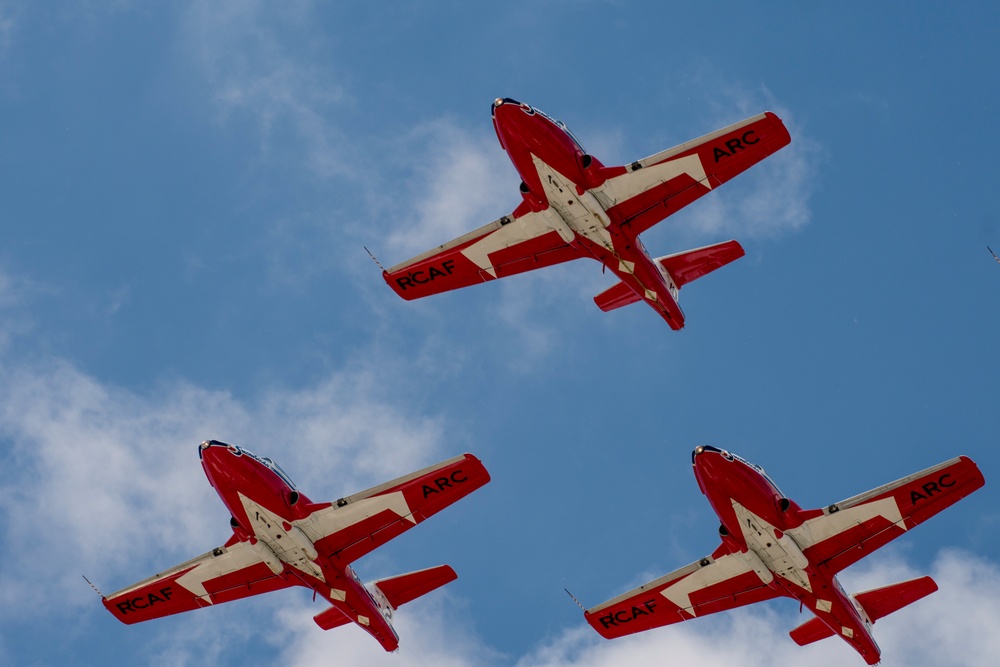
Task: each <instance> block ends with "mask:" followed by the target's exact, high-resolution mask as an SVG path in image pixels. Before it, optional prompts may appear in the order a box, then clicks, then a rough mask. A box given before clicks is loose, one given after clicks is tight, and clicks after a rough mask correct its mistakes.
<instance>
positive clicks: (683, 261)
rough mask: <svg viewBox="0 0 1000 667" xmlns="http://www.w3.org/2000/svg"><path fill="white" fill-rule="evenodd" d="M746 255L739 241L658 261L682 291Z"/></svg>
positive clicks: (717, 244) (711, 246)
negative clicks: (682, 288) (686, 286)
mask: <svg viewBox="0 0 1000 667" xmlns="http://www.w3.org/2000/svg"><path fill="white" fill-rule="evenodd" d="M745 254H746V253H745V252H744V251H743V246H741V245H740V244H739V243H738V242H737V241H726V242H725V243H716V244H715V245H708V246H705V247H703V248H695V249H694V250H688V251H686V252H679V253H676V254H674V255H667V256H666V257H658V258H657V259H656V261H657V262H659V263H660V266H662V267H663V268H664V269H666V270H667V273H669V274H670V277H671V278H673V279H674V284H675V285H676V286H677V289H680V288H681V287H684V285H687V284H688V283H689V282H691V281H692V280H697V279H698V278H701V277H702V276H704V275H705V274H708V273H711V272H712V271H715V270H716V269H718V268H719V267H722V266H725V265H726V264H729V263H730V262H732V261H734V260H737V259H739V258H740V257H742V256H743V255H745Z"/></svg>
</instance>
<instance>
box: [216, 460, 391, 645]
mask: <svg viewBox="0 0 1000 667" xmlns="http://www.w3.org/2000/svg"><path fill="white" fill-rule="evenodd" d="M198 453H199V456H200V457H201V464H202V467H203V468H204V470H205V475H206V476H207V477H208V481H209V482H210V483H211V484H212V486H213V487H214V488H215V490H216V492H218V494H219V497H220V498H221V499H222V502H223V503H224V504H225V505H226V507H227V508H228V509H229V511H230V513H231V514H232V517H233V520H232V522H231V524H232V527H233V538H232V540H239V541H247V542H249V543H250V544H251V546H252V547H253V549H254V551H255V552H256V553H257V555H258V556H260V558H261V560H263V561H264V563H265V564H267V566H268V567H269V568H270V569H271V571H272V572H273V573H274V574H276V575H278V576H280V577H282V578H285V579H293V580H296V584H297V585H301V586H305V587H307V588H311V589H312V590H314V591H315V592H316V593H317V594H319V595H321V596H322V597H324V598H325V599H326V600H328V601H329V602H330V603H331V604H332V605H333V606H334V607H336V608H337V610H338V611H339V612H341V613H342V614H343V615H345V616H347V617H348V618H349V619H350V620H352V621H354V622H355V623H357V624H358V625H360V626H361V627H362V628H363V629H364V630H365V631H366V632H368V633H369V634H371V635H372V636H373V637H375V639H377V640H378V641H379V643H380V644H382V646H383V648H385V650H387V651H394V650H396V648H397V647H398V645H399V637H398V635H397V634H396V632H395V630H394V629H393V628H392V625H391V624H390V623H389V620H391V614H392V611H391V608H390V607H388V605H384V604H380V603H379V601H378V600H376V599H375V598H374V597H373V595H372V592H371V591H369V590H368V588H367V587H366V586H365V585H364V584H363V583H362V582H361V580H360V579H359V578H358V576H357V574H355V572H354V569H353V568H352V567H351V566H350V565H349V564H346V563H344V564H341V563H338V562H337V561H336V560H335V558H332V557H327V556H325V555H322V554H320V553H319V552H318V551H317V549H316V546H315V545H314V544H313V542H312V541H311V540H310V538H309V536H308V535H307V534H306V532H305V531H304V530H303V529H302V528H301V527H300V526H299V525H297V524H301V523H302V522H305V521H306V520H307V519H308V518H309V516H310V515H311V514H312V512H313V511H315V510H316V509H317V506H315V505H313V503H312V502H311V501H310V500H309V499H308V498H307V497H306V496H305V495H303V494H302V493H301V492H299V491H298V490H297V489H296V488H295V486H294V484H293V483H292V481H291V480H290V479H289V478H288V476H287V475H286V474H285V473H284V471H282V470H281V468H279V467H278V466H277V465H276V464H275V463H274V462H273V461H271V460H270V459H267V458H262V457H259V456H257V455H256V454H253V453H252V452H250V451H249V450H246V449H244V448H242V447H237V446H235V445H227V444H225V443H222V442H218V441H216V440H211V441H208V442H205V443H202V444H201V446H200V447H199V450H198ZM320 507H321V506H320Z"/></svg>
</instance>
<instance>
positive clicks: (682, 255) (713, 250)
mask: <svg viewBox="0 0 1000 667" xmlns="http://www.w3.org/2000/svg"><path fill="white" fill-rule="evenodd" d="M744 254H745V253H744V252H743V246H741V245H740V244H739V243H738V242H736V241H726V242H725V243H717V244H715V245H710V246H705V247H704V248H695V249H694V250H687V251H685V252H679V253H676V254H674V255H667V256H665V257H657V258H656V259H655V260H654V261H655V262H657V263H658V264H659V265H660V266H662V267H663V268H664V269H666V271H667V273H668V274H669V275H670V280H672V281H673V287H674V288H676V289H678V290H679V289H680V288H681V287H683V286H684V285H687V284H688V283H689V282H691V281H692V280H697V279H698V278H701V277H702V276H704V275H705V274H707V273H711V272H712V271H715V270H716V269H718V268H719V267H721V266H725V265H726V264H729V263H730V262H732V261H733V260H736V259H739V258H740V257H742V256H743V255H744ZM672 291H673V290H672ZM674 293H675V295H676V292H674ZM640 299H641V297H640V296H639V294H638V293H637V292H636V291H635V290H634V289H632V288H631V287H629V286H628V285H626V284H625V283H624V282H618V283H615V284H614V285H612V286H611V287H609V288H608V289H606V290H604V291H603V292H601V293H600V294H598V295H597V296H595V297H594V303H596V304H597V307H598V308H600V309H601V310H603V311H604V312H608V311H611V310H615V309H616V308H621V307H622V306H627V305H629V304H630V303H635V302H637V301H639V300H640Z"/></svg>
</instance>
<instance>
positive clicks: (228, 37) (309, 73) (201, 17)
mask: <svg viewBox="0 0 1000 667" xmlns="http://www.w3.org/2000/svg"><path fill="white" fill-rule="evenodd" d="M314 26H315V21H314V17H313V15H312V3H310V2H291V3H281V4H280V5H271V4H269V3H263V2H260V1H259V0H258V1H254V0H251V1H244V0H227V1H223V2H210V1H205V0H195V1H193V2H192V3H191V4H190V6H189V7H188V9H187V11H186V13H185V15H184V17H183V18H182V21H181V33H180V39H181V44H182V49H183V51H184V52H185V53H186V54H189V55H190V57H191V58H193V60H194V62H195V65H196V67H197V69H198V71H199V73H200V74H201V76H202V77H203V79H204V82H205V83H206V84H207V86H208V87H209V90H210V91H211V96H212V100H211V101H212V103H213V105H214V106H215V107H216V108H217V109H218V112H219V114H220V118H221V119H222V120H223V121H226V120H228V119H230V118H232V117H233V116H240V117H245V118H248V119H249V120H250V122H251V123H253V124H254V126H255V127H256V130H257V133H258V136H259V140H260V152H261V159H266V158H268V157H269V156H270V155H271V153H272V152H274V151H278V150H281V149H283V148H284V145H285V144H286V143H288V141H289V137H290V136H291V137H293V138H294V144H295V147H296V150H297V151H300V152H301V154H302V155H303V156H304V158H303V160H304V162H305V163H306V165H307V166H308V167H309V168H310V170H311V171H312V173H314V174H315V175H317V176H319V177H321V178H329V177H334V176H336V177H345V176H350V175H351V174H352V173H353V171H354V170H353V168H352V166H351V164H352V161H351V160H350V159H348V158H347V155H346V154H345V153H347V152H348V151H349V150H350V142H348V141H346V140H345V138H344V136H343V134H342V132H341V131H340V129H339V128H338V127H337V125H336V123H335V122H334V121H333V119H332V116H333V115H334V112H335V111H336V110H337V109H339V108H341V107H343V106H349V105H350V104H351V98H350V96H349V94H348V93H347V91H346V89H345V87H344V86H343V85H342V84H341V83H340V81H339V80H337V78H336V76H335V73H334V70H333V69H331V68H329V67H328V68H326V69H324V68H322V67H319V66H317V65H316V64H315V62H317V61H323V60H325V58H323V57H314V58H312V59H310V58H309V57H308V56H309V55H310V54H309V52H308V49H309V45H310V44H314V43H315V44H321V43H322V42H323V39H322V37H321V35H320V33H319V32H318V31H316V29H315V27H314ZM288 28H292V29H291V30H288ZM283 32H287V34H283ZM307 35H308V36H309V37H308V38H307V37H305V36H307ZM312 55H314V56H315V55H316V54H312ZM289 130H290V134H289V133H288V131H289Z"/></svg>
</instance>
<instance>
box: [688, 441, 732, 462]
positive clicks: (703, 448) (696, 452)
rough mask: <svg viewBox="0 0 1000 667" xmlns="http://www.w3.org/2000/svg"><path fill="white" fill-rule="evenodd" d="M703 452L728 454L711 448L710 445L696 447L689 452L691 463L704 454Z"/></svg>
mask: <svg viewBox="0 0 1000 667" xmlns="http://www.w3.org/2000/svg"><path fill="white" fill-rule="evenodd" d="M705 452H710V453H714V454H728V452H723V451H722V450H721V449H719V448H718V447H713V446H712V445H698V446H697V447H695V448H694V451H693V452H691V463H692V464H693V463H694V460H695V458H696V457H698V456H700V455H701V454H704V453H705Z"/></svg>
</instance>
